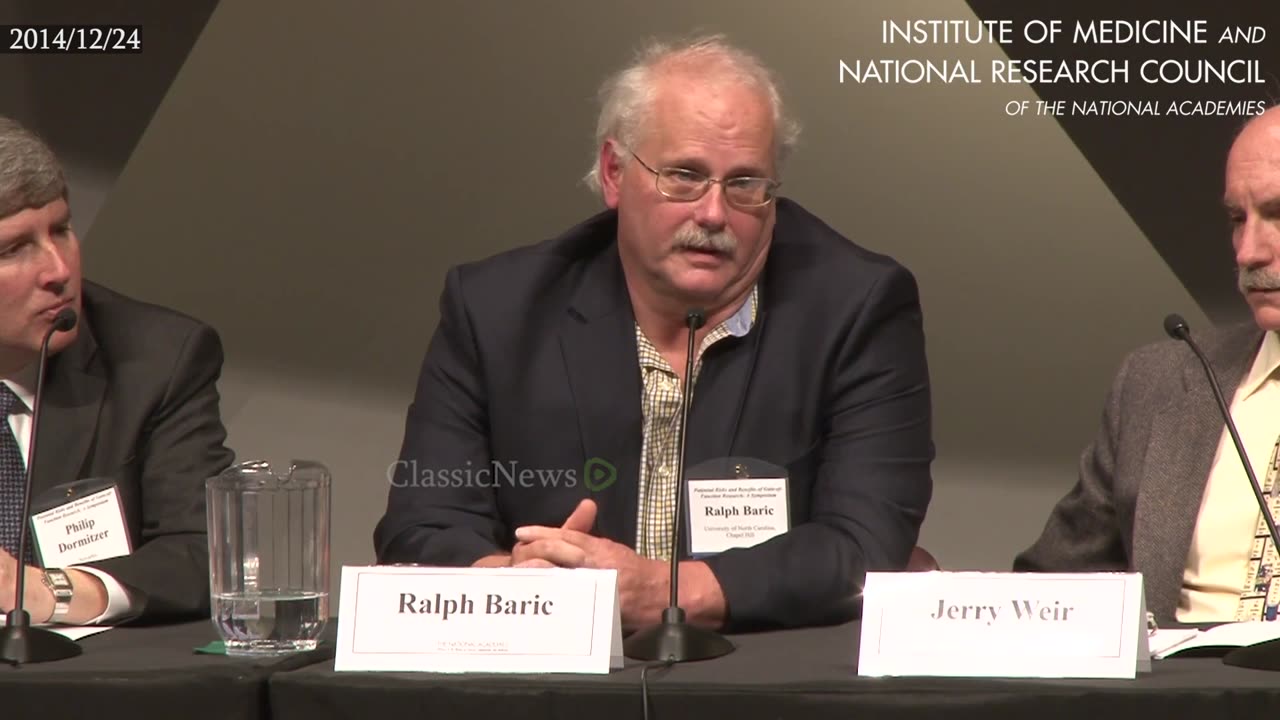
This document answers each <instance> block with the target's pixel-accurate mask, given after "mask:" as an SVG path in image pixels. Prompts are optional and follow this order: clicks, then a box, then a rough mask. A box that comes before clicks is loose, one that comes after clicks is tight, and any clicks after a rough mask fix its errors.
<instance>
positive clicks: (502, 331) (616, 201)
mask: <svg viewBox="0 0 1280 720" xmlns="http://www.w3.org/2000/svg"><path fill="white" fill-rule="evenodd" d="M602 99H603V108H602V111H601V115H600V119H599V124H598V129H597V138H596V140H597V142H596V147H597V151H598V152H597V156H596V162H595V165H594V167H593V169H592V171H591V173H589V175H588V182H589V183H590V184H591V185H592V186H593V187H594V188H595V189H597V190H598V191H599V193H600V195H601V197H602V198H603V200H604V202H605V205H606V206H607V210H606V211H604V212H602V213H600V214H598V215H596V216H595V217H592V218H589V219H587V220H586V221H584V222H583V223H581V224H580V225H578V226H577V227H575V228H572V229H570V230H569V231H567V232H566V233H565V234H564V235H562V236H560V237H558V238H556V239H554V240H550V241H548V242H544V243H542V244H539V245H534V246H531V247H527V248H522V249H518V250H515V251H511V252H508V253H504V254H501V255H498V256H496V257H494V258H490V259H488V260H484V261H481V262H478V263H472V264H468V265H464V266H461V267H458V268H454V269H452V270H451V271H450V272H449V274H448V276H447V279H446V283H445V290H444V295H443V300H442V307H441V318H440V325H439V327H438V328H437V330H436V333H435V335H434V337H433V338H432V341H431V344H430V347H429V349H428V351H427V355H426V359H425V361H424V364H423V368H422V373H421V376H420V379H419V383H418V388H417V393H416V396H415V398H414V400H413V404H412V406H411V407H410V409H409V413H408V418H407V422H406V429H405V436H404V444H403V447H402V451H401V456H400V460H399V462H397V463H396V464H395V466H394V469H393V472H392V473H390V477H389V480H390V483H391V486H392V487H391V490H390V494H389V500H388V507H387V512H386V515H385V516H384V517H383V519H382V521H381V522H380V523H379V525H378V527H377V529H376V531H375V533H374V542H375V547H376V550H377V556H378V560H379V562H383V563H423V564H432V565H450V566H481V567H485V566H488V567H497V566H525V567H547V566H560V567H594V568H616V569H618V570H619V598H620V603H621V609H622V619H623V624H624V626H626V627H637V626H643V625H648V624H651V623H655V622H657V621H658V620H659V617H660V614H661V611H662V609H663V608H664V607H665V606H666V604H667V601H668V597H669V593H670V588H669V582H670V576H669V565H668V563H669V562H670V558H671V555H672V553H673V552H676V553H678V557H680V558H681V559H682V560H681V573H680V588H679V597H680V603H681V606H682V607H683V608H684V609H685V611H686V612H687V613H688V616H689V619H690V621H691V622H695V623H699V624H702V625H705V626H708V627H720V628H730V629H745V628H755V627H778V626H800V625H812V624H819V623H830V622H838V621H842V620H845V619H848V618H850V617H852V616H854V615H855V614H856V613H857V611H858V609H859V604H858V594H859V591H860V588H861V585H862V581H863V578H864V576H865V573H866V572H867V571H869V570H898V569H902V568H903V567H905V565H906V564H907V561H908V558H909V556H910V554H911V551H912V548H913V546H914V544H915V541H916V539H917V535H918V532H919V528H920V524H921V523H922V521H923V519H924V516H925V511H926V508H927V506H928V503H929V499H930V495H931V489H932V484H931V479H930V469H929V468H930V463H931V461H932V458H933V445H932V440H931V429H930V422H931V410H930V391H929V379H928V370H927V366H926V362H925V351H924V337H923V331H922V320H921V310H920V304H919V298H918V292H917V288H916V284H915V281H914V279H913V277H912V275H911V274H910V273H909V272H908V271H907V270H905V269H904V268H903V267H902V266H901V265H899V264H897V263H896V262H894V261H893V260H892V259H890V258H888V257H885V256H883V255H877V254H874V253H872V252H870V251H867V250H864V249H862V248H861V247H858V246H857V245H855V244H853V243H851V242H849V241H848V240H846V239H845V238H843V237H841V236H840V235H839V234H838V233H837V232H836V231H834V230H833V229H831V228H830V227H828V226H826V225H825V224H824V223H822V221H820V220H819V219H818V218H816V217H814V216H813V215H811V214H809V213H808V212H807V211H805V210H804V209H803V208H801V207H800V206H799V205H798V204H796V203H794V202H792V201H790V200H787V199H783V198H780V197H779V196H778V194H777V193H778V189H779V187H780V186H781V182H780V177H781V170H782V164H783V161H784V160H785V158H786V156H787V154H788V153H789V151H790V149H791V148H792V147H793V146H794V144H795V141H796V136H797V132H798V131H797V129H796V126H795V124H794V123H793V122H792V121H790V120H789V119H788V118H787V117H786V115H785V113H784V110H783V106H782V102H781V99H780V97H779V93H778V90H777V87H776V84H775V83H774V81H773V80H772V77H771V74H770V72H769V71H768V70H767V69H766V68H765V67H764V66H763V64H762V63H760V61H759V60H757V59H756V58H755V57H753V56H752V55H750V54H748V53H746V52H743V51H741V50H739V49H737V48H734V47H732V46H731V45H729V44H728V43H726V42H725V41H724V40H723V39H722V38H719V37H711V38H702V39H698V40H695V41H692V42H689V43H686V44H682V45H679V46H668V45H655V46H652V47H650V48H648V49H646V50H645V51H643V52H642V53H641V54H640V56H639V58H638V60H637V61H636V62H635V64H633V65H632V66H630V67H628V68H626V69H624V70H623V71H621V72H620V73H618V74H617V75H615V76H614V77H613V78H611V79H610V80H609V81H608V82H607V83H606V84H605V86H604V88H603V92H602ZM695 308H696V309H697V310H699V311H701V313H702V314H703V316H704V317H705V323H704V324H703V325H702V326H701V327H700V328H699V329H698V330H697V331H696V334H695V338H694V339H695V343H696V355H695V365H694V367H693V377H692V378H686V377H685V374H686V360H687V348H688V334H687V333H688V332H689V330H688V328H687V325H686V323H687V318H688V315H689V312H690V310H691V309H695ZM686 382H689V383H692V387H693V393H692V402H691V405H690V407H689V408H688V424H689V427H688V436H687V445H686V447H685V448H684V451H685V456H686V458H687V460H688V463H689V465H690V466H696V465H703V464H705V463H708V462H711V463H714V462H716V461H717V460H719V459H726V458H748V459H749V462H745V465H747V466H749V467H755V468H759V467H764V468H779V469H781V471H782V473H783V474H784V475H785V477H786V489H785V492H784V495H785V497H784V498H783V500H782V503H783V504H782V509H781V510H780V511H779V514H782V515H785V518H783V519H782V521H781V522H782V524H783V526H784V527H785V529H783V530H781V531H780V532H779V531H778V528H777V526H776V525H773V524H769V523H765V524H764V525H762V527H763V526H768V527H770V528H772V530H773V531H774V534H772V535H771V537H769V538H768V539H763V540H758V541H752V540H750V539H744V540H743V541H742V542H741V544H740V546H738V547H731V548H730V549H725V550H723V551H720V552H712V553H707V552H699V550H698V547H696V545H697V543H698V542H699V541H698V539H697V538H693V539H689V536H688V534H687V533H686V541H687V542H686V543H684V544H682V547H680V548H672V547H670V544H671V523H672V522H673V519H674V516H675V510H674V504H675V497H676V490H677V485H676V483H677V482H678V481H679V480H680V478H679V477H678V466H679V460H680V458H679V451H680V447H679V445H680V442H679V438H680V434H681V429H682V428H681V425H682V418H681V415H680V405H681V402H680V401H681V392H682V388H683V386H684V384H685V383H686ZM729 510H734V511H735V512H741V508H735V507H728V508H726V510H725V512H726V513H727V512H728V511H729ZM751 522H752V521H750V520H745V521H744V519H743V518H732V519H730V520H727V521H726V526H735V527H744V526H747V527H749V526H751Z"/></svg>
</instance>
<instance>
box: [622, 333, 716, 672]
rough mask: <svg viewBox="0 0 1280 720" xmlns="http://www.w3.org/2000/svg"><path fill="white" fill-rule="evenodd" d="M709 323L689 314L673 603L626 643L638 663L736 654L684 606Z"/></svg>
mask: <svg viewBox="0 0 1280 720" xmlns="http://www.w3.org/2000/svg"><path fill="white" fill-rule="evenodd" d="M706 322H707V316H706V314H705V313H704V312H703V311H702V310H699V309H693V310H690V311H689V312H688V313H687V314H686V315H685V325H686V326H687V327H688V329H689V353H688V355H686V356H685V371H684V387H683V388H681V390H682V392H681V394H680V437H679V443H680V444H679V446H678V448H677V452H678V458H679V459H678V462H677V464H676V503H675V511H674V512H675V519H674V520H675V521H674V522H672V523H671V601H670V603H669V605H668V606H667V608H666V609H665V610H663V611H662V622H661V623H659V624H657V625H652V626H650V627H647V628H645V629H643V630H639V631H637V632H636V633H635V634H633V635H631V637H629V638H627V639H626V641H624V642H623V644H622V646H623V651H624V652H625V654H626V656H627V657H629V658H632V659H635V660H659V661H664V662H671V663H678V662H690V661H694V660H709V659H711V658H717V657H720V656H721V655H727V654H729V653H731V652H733V650H734V647H733V643H731V642H729V640H728V639H726V638H725V637H724V636H722V635H720V634H719V633H716V632H714V631H712V630H707V629H705V628H701V627H698V626H696V625H690V624H688V623H687V622H686V621H685V613H684V609H683V608H681V607H680V525H681V519H682V518H683V517H684V515H683V511H682V508H683V507H684V490H685V488H684V485H685V476H684V474H685V458H684V451H685V441H686V440H687V439H688V437H689V398H690V397H691V396H692V394H693V393H692V389H693V361H694V352H695V350H694V346H693V345H694V343H693V340H694V335H695V331H696V330H697V329H698V328H700V327H702V326H703V325H704V324H706Z"/></svg>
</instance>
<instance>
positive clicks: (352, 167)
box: [86, 0, 1229, 580]
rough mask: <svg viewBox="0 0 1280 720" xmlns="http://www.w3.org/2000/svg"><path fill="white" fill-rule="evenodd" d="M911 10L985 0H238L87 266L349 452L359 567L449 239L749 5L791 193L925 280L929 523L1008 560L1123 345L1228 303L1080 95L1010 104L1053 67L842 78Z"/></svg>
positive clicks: (148, 137) (499, 222)
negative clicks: (1007, 107)
mask: <svg viewBox="0 0 1280 720" xmlns="http://www.w3.org/2000/svg"><path fill="white" fill-rule="evenodd" d="M890 12H892V13H893V16H894V17H898V18H902V17H933V18H972V13H971V12H970V11H969V9H968V7H967V6H966V5H965V4H964V3H962V2H960V1H959V0H937V1H932V2H900V1H898V0H876V1H869V2H838V1H835V0H828V1H814V2H798V3H794V4H792V5H790V6H789V7H787V9H786V10H785V11H780V10H779V5H778V3H777V2H776V1H771V2H759V1H744V0H735V1H728V2H726V1H721V0H709V1H705V2H699V3H688V2H684V1H680V0H647V1H646V2H643V3H622V2H588V1H587V0H582V1H580V2H576V1H570V0H544V1H542V2H536V3H533V2H496V1H494V0H488V1H481V2H474V1H471V0H465V1H464V0H442V1H437V2H430V3H418V2H392V1H389V0H388V1H383V2H370V3H354V2H319V3H318V2H304V1H303V0H287V1H286V0H281V1H280V2H273V3H256V2H250V1H249V0H223V2H221V3H220V4H219V6H218V8H217V9H216V11H215V12H214V13H213V15H212V17H211V19H210V21H209V23H208V26H207V27H206V29H205V31H204V33H203V34H202V35H201V36H200V38H199V41H198V42H197V44H196V46H195V48H194V50H193V51H192V52H191V54H190V57H189V59H188V61H187V62H186V64H185V65H184V66H183V67H182V69H181V71H180V72H179V74H178V75H177V78H176V80H175V82H174V84H173V86H172V87H171V89H170V90H169V92H168V94H167V95H166V97H165V98H164V101H163V103H162V104H161V105H160V107H159V110H158V111H157V112H156V114H155V116H154V118H153V121H152V123H151V125H150V127H149V128H148V129H147V132H146V133H145V135H144V136H143V137H142V140H141V141H140V143H139V144H138V146H137V148H136V150H135V151H134V153H133V155H132V158H131V159H130V160H129V162H128V164H127V166H125V167H124V169H123V172H122V173H121V175H120V177H119V179H118V181H117V182H116V184H115V186H114V187H113V188H112V190H111V193H110V197H109V200H108V202H107V203H106V205H105V206H104V207H103V208H102V210H101V212H100V213H99V214H98V216H97V218H96V220H95V223H94V226H93V228H92V231H91V232H90V233H89V238H88V241H87V249H86V255H87V258H86V266H87V269H88V272H89V274H90V275H91V276H92V277H95V278H97V279H98V280H101V281H104V282H107V283H108V284H111V285H113V286H115V287H116V288H118V289H120V290H122V291H125V292H128V293H131V294H134V295H136V296H139V297H143V298H146V299H149V300H153V301H156V302H161V303H165V304H169V305H172V306H174V307H177V308H180V309H182V310H185V311H187V312H189V313H192V314H194V315H196V316H198V317H201V318H203V319H205V320H207V321H208V322H210V323H212V324H214V325H215V326H217V327H218V328H219V329H220V330H221V332H222V336H223V338H224V341H225V343H226V348H227V353H228V360H227V365H226V370H225V377H224V379H223V382H222V389H223V392H224V395H225V404H224V413H225V418H226V421H227V424H228V427H229V428H230V431H231V442H232V444H233V446H234V447H235V448H236V450H237V451H238V453H239V455H240V456H241V457H242V458H249V457H267V458H271V459H288V458H291V457H307V458H315V459H319V460H321V461H324V462H326V463H328V464H329V465H330V467H331V468H332V469H333V471H334V473H335V475H336V480H337V487H336V490H335V493H336V497H335V505H334V507H335V511H336V513H337V517H336V521H335V531H334V542H335V558H334V564H335V567H336V566H337V565H339V564H343V563H364V562H369V561H371V560H372V549H371V539H370V536H371V530H372V527H373V525H374V523H375V522H376V521H377V519H378V517H379V516H380V515H381V513H382V510H383V507H384V503H385V501H386V491H387V485H386V479H385V468H386V467H387V465H388V464H389V463H390V462H392V461H393V460H394V459H395V457H396V453H397V450H398V448H399V444H400V440H401V433H402V423H403V415H404V411H405V408H406V405H407V402H408V399H409V397H410V394H411V392H412V388H413V385H414V380H415V377H416V373H417V368H418V364H419V362H420V361H421V358H422V353H423V350H424V349H425V345H426V341H427V338H428V337H429V334H430V332H431V331H432V329H433V328H434V325H435V322H436V319H437V306H436V303H437V299H438V295H439V292H440V289H441V285H442V278H443V276H444V273H445V271H446V268H447V267H448V266H449V265H451V264H453V263H457V262H460V261H464V260H469V259H475V258H480V257H483V256H486V255H489V254H491V253H494V252H497V251H500V250H503V249H506V248H509V247H512V246H514V245H518V244H524V243H529V242H533V241H536V240H539V239H542V238H545V237H548V236H551V235H553V234H555V233H558V232H559V231H560V230H562V229H563V228H565V227H567V226H568V225H570V224H571V223H573V222H575V221H576V220H578V219H580V218H581V217H582V216H584V215H585V214H587V213H590V212H593V211H594V210H595V209H596V208H597V205H596V201H595V200H594V198H593V197H592V196H591V195H590V194H589V193H588V192H587V191H586V190H585V189H584V188H583V187H582V186H581V185H580V184H578V179H579V178H580V176H581V174H582V172H583V170H584V169H585V164H586V161H587V159H588V158H589V157H590V156H591V155H592V152H593V148H592V146H591V135H592V129H593V126H594V113H595V106H594V93H595V89H596V86H597V84H598V83H599V81H600V79H601V78H602V77H603V76H604V75H605V73H606V72H608V71H610V70H612V69H614V68H616V67H618V66H619V65H620V64H621V63H623V62H624V61H625V60H626V59H627V58H628V56H629V55H630V52H631V50H632V48H633V47H634V46H635V45H636V44H637V43H638V42H639V41H640V40H641V39H642V38H643V37H646V36H648V35H651V34H655V33H660V34H666V33H671V32H685V31H688V30H690V29H695V28H702V29H709V30H718V31H724V32H727V33H729V34H730V36H731V38H732V39H733V40H735V41H737V42H739V43H741V44H743V45H745V46H748V47H750V48H753V49H755V50H756V51H758V52H759V53H760V54H761V55H763V57H764V58H765V59H766V60H767V61H768V62H769V63H771V64H772V65H773V66H774V67H775V68H776V69H777V70H778V72H779V73H780V75H781V77H782V79H783V81H784V83H785V91H786V93H787V97H788V98H789V101H790V103H791V108H792V111H793V113H794V114H795V115H797V116H798V117H799V118H800V119H801V121H802V122H803V123H804V126H805V132H804V136H803V144H802V148H801V150H800V152H799V154H798V155H797V156H796V157H795V159H794V162H793V163H792V164H791V166H790V167H789V169H788V173H787V175H786V177H785V182H786V185H785V190H786V194H788V195H790V196H791V197H792V198H794V199H796V200H798V201H799V202H801V203H802V204H804V205H806V206H807V207H809V208H810V209H811V210H813V211H815V212H817V213H818V214H819V215H821V216H822V217H823V218H824V219H826V220H827V222H828V223H830V224H831V225H832V226H834V227H835V228H837V229H839V230H841V231H842V232H844V233H845V234H846V235H847V236H849V237H850V238H852V239H854V240H856V241H857V242H859V243H861V244H863V245H865V246H867V247H870V248H872V249H874V250H877V251H881V252H885V253H888V254H891V255H893V256H895V257H897V258H898V259H900V260H901V261H902V262H904V263H905V264H906V265H907V266H908V267H910V268H911V269H912V270H913V271H914V272H915V273H916V275H917V277H918V278H919V281H920V284H921V288H922V292H923V302H924V309H925V317H926V325H927V328H926V329H927V333H928V341H929V355H930V362H931V366H932V375H933V380H934V383H935V385H934V388H935V396H934V406H935V412H936V441H937V445H938V452H939V460H938V462H937V463H936V465H935V471H934V477H935V479H936V491H935V499H934V502H933V505H932V508H931V510H930V514H929V517H928V520H927V522H926V525H925V528H924V533H923V537H922V544H924V545H926V546H927V547H929V548H930V549H931V550H932V551H933V552H934V553H935V555H937V556H938V557H939V559H940V560H941V561H942V562H943V564H944V565H946V566H948V567H951V568H990V569H1006V568H1007V567H1008V564H1009V562H1010V561H1011V558H1012V556H1013V554H1014V553H1015V552H1016V551H1017V550H1019V549H1021V548H1023V547H1025V546H1026V545H1027V544H1028V543H1030V542H1031V541H1032V540H1033V539H1034V538H1035V536H1036V535H1037V533H1038V532H1039V530H1040V527H1041V526H1042V524H1043V521H1044V518H1045V515H1046V513H1047V512H1048V510H1049V508H1050V507H1051V505H1052V503H1053V502H1054V501H1055V500H1056V499H1057V498H1058V497H1059V496H1060V495H1061V494H1062V493H1064V492H1065V491H1066V490H1067V489H1068V488H1069V487H1070V485H1071V483H1072V482H1073V481H1074V478H1075V463H1076V458H1077V456H1078V454H1079V452H1080V450H1081V449H1082V448H1083V446H1084V445H1085V444H1086V443H1087V442H1088V441H1089V439H1090V438H1091V437H1092V435H1093V433H1094V431H1095V429H1096V423H1097V419H1098V416H1099V413H1100V410H1101V404H1102V400H1103V396H1104V393H1105V390H1106V388H1107V385H1108V383H1109V380H1110V377H1111V374H1112V372H1113V370H1114V369H1115V367H1116V366H1117V365H1118V363H1119V361H1120V359H1121V357H1122V355H1123V353H1124V352H1125V351H1126V350H1127V349H1129V348H1131V347H1133V346H1135V345H1137V344H1139V343H1142V342H1145V341H1147V340H1151V339H1156V338H1158V337H1160V336H1161V331H1160V322H1161V319H1162V318H1163V316H1164V314H1165V313H1167V312H1169V311H1174V310H1176V311H1180V312H1182V313H1184V314H1185V315H1186V316H1187V318H1188V319H1189V320H1190V321H1191V322H1192V323H1193V326H1195V325H1196V324H1199V325H1203V324H1204V320H1203V316H1202V315H1200V313H1199V312H1198V311H1197V309H1196V308H1195V306H1194V304H1193V302H1192V301H1191V299H1190V298H1189V297H1188V296H1187V294H1186V293H1185V291H1184V290H1183V289H1182V288H1181V286H1180V285H1179V284H1178V282H1177V281H1176V280H1175V278H1174V277H1173V276H1172V274H1171V273H1169V272H1168V270H1167V269H1166V268H1165V267H1164V265H1163V264H1162V263H1161V262H1160V260H1159V258H1158V257H1157V256H1156V254H1155V253H1154V251H1153V250H1152V249H1151V248H1150V246H1149V244H1148V242H1147V241H1146V240H1145V239H1144V238H1143V237H1142V235H1141V234H1140V233H1139V231H1138V230H1137V229H1136V228H1135V227H1134V225H1133V224H1132V223H1131V221H1130V220H1129V218H1128V216H1127V215H1126V214H1125V213H1124V211H1123V210H1122V209H1121V208H1120V207H1119V206H1118V205H1117V203H1116V202H1115V200H1114V199H1113V197H1112V196H1111V194H1110V193H1109V192H1108V191H1107V189H1106V188H1105V187H1104V185H1103V184H1102V182H1101V181H1099V180H1098V178H1097V177H1096V176H1095V175H1094V173H1093V171H1092V170H1091V168H1090V167H1089V165H1088V164H1087V163H1086V161H1085V160H1084V159H1083V158H1081V157H1080V155H1079V154H1078V152H1077V151H1076V149H1075V148H1074V147H1073V146H1072V145H1071V143H1070V142H1069V141H1068V139H1067V138H1066V136H1065V135H1064V134H1063V132H1062V131H1061V130H1060V128H1059V126H1058V125H1057V124H1056V122H1054V121H1053V120H1052V119H1050V118H1036V117H1026V118H1009V117H1006V116H1005V115H1004V112H1003V110H1002V107H1003V105H1004V103H1005V102H1006V101H1007V100H1010V99H1028V100H1034V99H1035V96H1034V95H1033V94H1032V92H1031V90H1030V89H1029V88H1027V87H1025V86H994V85H989V84H987V85H970V86H936V85H935V86H924V85H917V86H883V87H874V86H859V85H850V84H846V85H841V84H839V83H838V82H837V67H838V61H839V60H841V59H846V60H852V59H854V58H856V57H860V56H861V57H876V56H879V57H893V56H894V53H895V52H899V51H900V50H901V48H883V47H881V46H880V45H879V21H880V19H881V18H882V17H887V16H889V13H890ZM907 50H909V51H910V53H911V54H913V55H914V56H917V57H925V56H928V54H929V51H927V50H924V49H922V48H919V47H916V48H908V49H907ZM999 52H1000V51H999V49H998V48H994V47H980V48H975V49H971V50H967V51H966V53H967V55H968V56H972V57H974V58H976V59H978V60H980V61H982V62H986V61H987V60H988V59H989V58H991V57H997V56H998V55H997V54H998V53H999ZM1195 241H1197V242H1200V241H1202V242H1208V243H1217V242H1222V243H1225V242H1227V238H1226V237H1225V236H1224V237H1221V238H1202V239H1197V240H1195ZM1226 280H1227V281H1228V282H1229V277H1228V278H1226ZM335 580H336V576H335Z"/></svg>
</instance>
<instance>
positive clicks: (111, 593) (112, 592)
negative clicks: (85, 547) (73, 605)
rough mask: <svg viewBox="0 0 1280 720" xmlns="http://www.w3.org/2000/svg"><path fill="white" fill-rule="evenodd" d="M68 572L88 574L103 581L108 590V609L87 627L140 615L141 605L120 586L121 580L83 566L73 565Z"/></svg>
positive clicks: (89, 621)
mask: <svg viewBox="0 0 1280 720" xmlns="http://www.w3.org/2000/svg"><path fill="white" fill-rule="evenodd" d="M67 569H68V570H71V569H75V570H79V571H80V572H85V573H88V574H90V575H92V576H94V577H96V578H98V579H99V580H101V581H102V585H103V586H104V587H105V588H106V589H107V609H106V610H105V611H103V613H102V614H101V615H99V616H98V617H96V618H93V619H92V620H88V621H86V622H85V623H84V624H85V625H105V624H107V623H111V622H116V621H119V620H125V619H127V618H130V617H133V616H134V615H137V614H138V611H139V610H140V608H139V607H138V605H139V603H138V601H137V599H136V598H134V596H133V594H132V593H130V592H129V591H128V590H127V589H125V586H124V585H121V584H120V581H119V580H116V579H115V578H114V577H112V576H110V575H108V574H107V573H105V572H103V571H101V570H98V569H96V568H91V567H84V566H82V565H72V566H71V567H69V568H67Z"/></svg>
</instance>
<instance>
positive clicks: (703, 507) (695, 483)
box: [688, 477, 791, 557]
mask: <svg viewBox="0 0 1280 720" xmlns="http://www.w3.org/2000/svg"><path fill="white" fill-rule="evenodd" d="M688 483H689V484H688V491H689V504H688V507H689V552H690V554H692V555H693V557H705V556H707V555H714V554H715V553H719V552H724V551H725V550H729V549H731V548H740V547H751V546H752V545H758V544H760V543H762V542H764V541H765V540H768V539H770V538H774V537H777V536H779V535H781V534H783V533H785V532H787V530H789V529H791V521H790V515H789V513H788V512H787V479H786V478H784V477H772V478H754V477H749V478H723V479H720V478H714V479H701V480H694V479H690V480H689V481H688Z"/></svg>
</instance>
